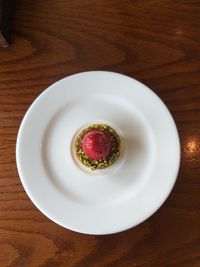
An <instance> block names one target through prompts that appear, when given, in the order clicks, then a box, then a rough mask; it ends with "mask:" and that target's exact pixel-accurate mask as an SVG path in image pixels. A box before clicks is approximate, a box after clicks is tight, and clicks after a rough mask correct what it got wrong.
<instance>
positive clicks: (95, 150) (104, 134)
mask: <svg viewBox="0 0 200 267" xmlns="http://www.w3.org/2000/svg"><path fill="white" fill-rule="evenodd" d="M74 150H75V154H76V156H77V158H78V160H79V161H80V162H81V163H82V164H83V165H84V166H86V167H88V168H90V169H91V170H96V169H105V168H107V167H109V166H110V165H112V164H113V163H114V162H115V161H116V160H117V158H118V157H119V155H120V138H119V135H118V134H117V133H116V131H115V130H114V129H113V128H111V127H110V126H108V125H106V124H92V125H90V126H88V127H87V128H84V129H83V130H81V131H80V133H79V134H78V135H77V137H76V139H75V143H74Z"/></svg>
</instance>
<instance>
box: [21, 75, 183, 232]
mask: <svg viewBox="0 0 200 267" xmlns="http://www.w3.org/2000/svg"><path fill="white" fill-rule="evenodd" d="M98 122H100V123H101V122H103V123H107V124H109V125H110V126H112V127H113V128H114V129H116V131H117V132H118V133H119V134H120V135H121V138H122V141H123V151H122V155H121V158H120V159H119V160H118V162H117V163H116V164H114V165H113V166H112V167H110V168H108V169H106V170H104V171H103V172H90V171H85V170H84V169H82V168H80V166H79V165H77V163H76V162H75V161H74V159H73V153H72V150H71V144H72V140H73V137H74V135H75V134H76V133H77V130H78V129H81V128H82V127H84V126H85V125H87V124H93V123H98ZM16 157H17V167H18V171H19V175H20V178H21V181H22V184H23V186H24V188H25V190H26V192H27V194H28V195H29V197H30V199H31V200H32V201H33V203H34V204H35V205H36V206H37V207H38V209H39V210H40V211H41V212H43V213H44V214H45V215H46V216H47V217H49V218H50V219H51V220H53V221H54V222H56V223H58V224H59V225H62V226H63V227H66V228H68V229H71V230H74V231H77V232H81V233H88V234H110V233H115V232H119V231H123V230H126V229H128V228H131V227H133V226H135V225H137V224H139V223H141V222H143V221H144V220H145V219H147V218H148V217H149V216H151V215H152V214H153V213H154V212H155V211H156V210H157V209H158V208H159V207H160V206H161V205H162V204H163V202H164V201H165V200H166V198H167V197H168V195H169V193H170V191H171V190H172V188H173V185H174V183H175V180H176V177H177V173H178V169H179V163H180V144H179V137H178V133H177V129H176V126H175V123H174V120H173V118H172V116H171V115H170V113H169V111H168V109H167V108H166V106H165V105H164V104H163V102H162V101H161V100H160V98H159V97H158V96H157V95H155V94H154V93H153V92H152V91H151V90H150V89H148V88H147V87H146V86H145V85H143V84H141V83H140V82H138V81H136V80H134V79H132V78H129V77H127V76H124V75H121V74H117V73H112V72H104V71H93V72H85V73H80V74H75V75H72V76H69V77H67V78H65V79H62V80H60V81H58V82H56V83H55V84H53V85H51V86H50V87H49V88H48V89H47V90H45V91H44V92H43V93H42V94H41V95H40V96H39V97H38V98H37V99H36V100H35V101H34V103H33V104H32V105H31V107H30V108H29V110H28V112H27V113H26V115H25V117H24V119H23V121H22V124H21V126H20V130H19V133H18V138H17V149H16Z"/></svg>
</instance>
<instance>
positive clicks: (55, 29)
mask: <svg viewBox="0 0 200 267" xmlns="http://www.w3.org/2000/svg"><path fill="white" fill-rule="evenodd" d="M86 70H112V71H116V72H121V73H124V74H127V75H130V76H131V77H134V78H136V79H138V80H140V81H142V82H143V83H145V84H146V85H147V86H149V87H150V88H152V90H153V91H154V92H156V93H157V94H158V95H159V96H160V97H161V98H162V99H163V100H164V102H165V103H166V105H167V106H168V108H169V110H170V111H171V112H172V115H173V116H174V118H175V121H176V124H177V127H178V130H179V133H180V139H181V147H182V160H181V168H180V172H179V176H178V180H177V182H176V185H175V187H174V189H173V191H172V193H171V195H170V197H169V198H168V200H167V201H166V202H165V204H164V205H163V206H162V207H161V208H160V209H159V211H158V212H156V214H154V215H153V216H152V217H151V218H149V219H148V220H147V221H145V222H144V223H142V224H141V225H139V226H137V227H135V228H133V229H131V230H129V231H125V232H122V233H119V234H114V235H108V236H89V235H83V234H78V233H74V232H72V231H69V230H66V229H64V228H62V227H60V226H58V225H56V224H55V223H53V222H51V221H50V220H49V219H48V218H46V217H45V216H44V215H43V214H42V213H40V212H39V211H38V210H37V209H36V208H35V206H34V205H33V204H32V202H31V201H30V200H29V198H28V197H27V195H26V193H25V192H24V189H23V187H22V185H21V182H20V180H19V177H18V174H17V170H16V165H15V142H16V136H17V131H18V128H19V125H20V122H21V120H22V118H23V115H24V113H25V112H26V110H27V109H28V107H29V105H30V104H31V103H32V101H33V100H34V99H35V98H36V97H37V96H38V94H39V93H41V92H42V91H43V90H44V89H45V88H46V87H48V86H49V85H50V84H52V83H53V82H55V81H57V80H58V79H60V78H62V77H65V76H67V75H70V74H72V73H76V72H80V71H86ZM199 71H200V1H198V0H196V1H195V0H176V1H174V0H163V1H159V0H141V1H138V0H132V1H131V0H129V1H120V0H93V1H92V0H90V1H89V0H85V1H84V0H76V1H72V0H69V1H66V0H45V1H39V0H34V1H31V0H21V1H18V3H17V10H16V17H15V28H14V40H13V44H12V45H11V46H10V47H9V48H1V49H0V149H1V150H0V151H1V152H0V266H2V267H4V266H13V267H15V266H19V267H23V266H28V267H30V266H31V267H32V266H33V267H34V266H43V267H51V266H52V267H58V266H63V267H71V266H74V267H75V266H76V267H90V266H92V267H93V266H94V267H98V266H99V267H103V266H107V267H136V266H142V267H151V266H152V267H160V266H167V267H179V266H180V267H197V266H200V72H199ZM163 123H164V122H163ZM171 149H173V148H171ZM161 178H162V177H161Z"/></svg>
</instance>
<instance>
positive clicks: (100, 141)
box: [82, 130, 112, 160]
mask: <svg viewBox="0 0 200 267" xmlns="http://www.w3.org/2000/svg"><path fill="white" fill-rule="evenodd" d="M82 148H83V151H84V153H85V155H86V156H87V157H88V158H89V159H91V160H100V159H103V158H106V157H108V156H109V154H110V152H111V149H112V139H111V136H110V134H109V133H107V132H104V131H100V130H91V131H90V132H89V133H87V134H86V135H85V136H84V137H83V141H82Z"/></svg>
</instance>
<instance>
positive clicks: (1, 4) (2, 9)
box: [0, 0, 15, 47]
mask: <svg viewBox="0 0 200 267" xmlns="http://www.w3.org/2000/svg"><path fill="white" fill-rule="evenodd" d="M14 4H15V0H0V46H1V47H7V46H8V45H9V43H10V41H11V28H12V20H13V14H14Z"/></svg>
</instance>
